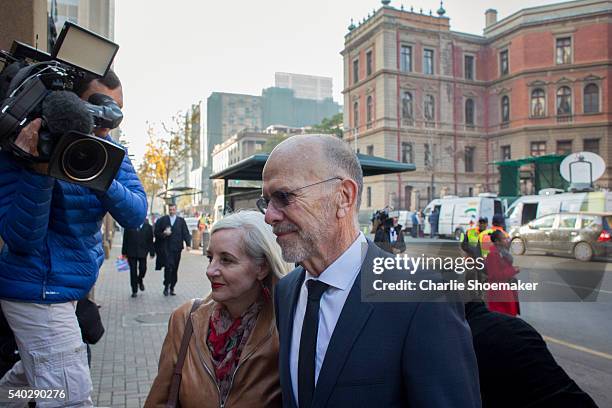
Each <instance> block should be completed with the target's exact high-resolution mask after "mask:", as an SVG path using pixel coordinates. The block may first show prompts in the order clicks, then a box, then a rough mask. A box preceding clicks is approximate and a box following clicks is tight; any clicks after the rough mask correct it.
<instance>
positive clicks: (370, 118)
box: [366, 95, 374, 125]
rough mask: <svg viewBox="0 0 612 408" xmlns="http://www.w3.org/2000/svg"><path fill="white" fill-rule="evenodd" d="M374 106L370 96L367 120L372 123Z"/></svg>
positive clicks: (367, 105)
mask: <svg viewBox="0 0 612 408" xmlns="http://www.w3.org/2000/svg"><path fill="white" fill-rule="evenodd" d="M373 108H374V107H373V106H372V96H371V95H370V96H368V99H367V100H366V122H367V123H368V125H369V124H371V123H372V109H373Z"/></svg>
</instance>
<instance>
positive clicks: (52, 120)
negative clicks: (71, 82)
mask: <svg viewBox="0 0 612 408" xmlns="http://www.w3.org/2000/svg"><path fill="white" fill-rule="evenodd" d="M41 116H42V118H43V119H44V121H45V124H46V127H47V129H48V131H41V132H40V134H39V136H38V153H39V154H40V156H42V157H46V158H48V157H50V156H51V153H52V152H53V148H54V146H55V143H56V141H57V140H58V136H61V135H64V134H66V133H68V132H70V131H76V132H81V133H84V134H90V133H91V132H92V130H93V118H92V116H91V114H90V113H89V111H88V110H87V107H86V106H85V103H84V102H83V101H82V100H81V99H80V98H79V97H78V96H77V95H76V94H74V93H72V92H68V91H52V92H49V94H48V95H47V96H46V97H45V99H43V102H42V115H41Z"/></svg>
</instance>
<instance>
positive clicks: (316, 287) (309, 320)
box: [298, 279, 329, 408]
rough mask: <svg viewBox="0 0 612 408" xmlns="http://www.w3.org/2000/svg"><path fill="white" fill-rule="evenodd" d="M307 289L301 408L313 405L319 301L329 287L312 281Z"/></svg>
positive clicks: (301, 365)
mask: <svg viewBox="0 0 612 408" xmlns="http://www.w3.org/2000/svg"><path fill="white" fill-rule="evenodd" d="M306 287H307V288H308V301H307V304H306V313H305V314H304V324H303V326H302V337H301V338H300V355H299V360H298V402H299V405H300V408H309V407H310V406H311V405H312V396H313V394H314V389H315V357H316V355H317V333H318V331H319V301H320V300H321V296H323V293H324V292H325V290H326V289H327V288H328V287H329V285H328V284H327V283H324V282H321V281H318V280H313V279H311V280H308V281H307V282H306Z"/></svg>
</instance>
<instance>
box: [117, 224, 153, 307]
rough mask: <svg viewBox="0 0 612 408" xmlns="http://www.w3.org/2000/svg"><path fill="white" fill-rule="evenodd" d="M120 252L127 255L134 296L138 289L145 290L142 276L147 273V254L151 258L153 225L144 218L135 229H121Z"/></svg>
mask: <svg viewBox="0 0 612 408" xmlns="http://www.w3.org/2000/svg"><path fill="white" fill-rule="evenodd" d="M121 254H122V255H123V256H126V257H127V260H128V264H129V265H130V285H131V287H132V297H136V296H137V293H138V289H140V290H141V291H144V290H145V286H144V282H143V280H144V277H145V275H146V273H147V254H149V255H150V256H151V258H153V257H154V256H155V250H154V248H153V227H151V224H149V220H148V219H146V218H145V220H144V222H143V223H142V225H141V226H140V227H138V228H136V229H130V228H126V229H124V230H123V245H122V247H121Z"/></svg>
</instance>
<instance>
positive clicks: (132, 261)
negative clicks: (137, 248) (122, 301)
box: [128, 256, 147, 293]
mask: <svg viewBox="0 0 612 408" xmlns="http://www.w3.org/2000/svg"><path fill="white" fill-rule="evenodd" d="M128 264H129V265H130V285H131V286H132V293H136V292H138V284H139V283H141V282H142V280H143V279H144V277H145V274H146V273H147V257H146V256H145V257H144V258H134V257H128Z"/></svg>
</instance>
